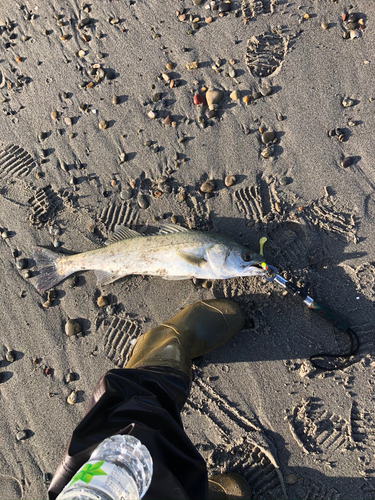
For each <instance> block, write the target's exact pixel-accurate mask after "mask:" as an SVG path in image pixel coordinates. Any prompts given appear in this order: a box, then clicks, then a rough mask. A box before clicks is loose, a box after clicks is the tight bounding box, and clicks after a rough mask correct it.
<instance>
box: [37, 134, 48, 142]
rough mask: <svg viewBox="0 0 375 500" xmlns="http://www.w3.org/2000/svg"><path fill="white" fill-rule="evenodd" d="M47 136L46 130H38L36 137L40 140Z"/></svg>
mask: <svg viewBox="0 0 375 500" xmlns="http://www.w3.org/2000/svg"><path fill="white" fill-rule="evenodd" d="M46 138H47V134H46V132H39V135H38V139H39V140H40V141H41V142H42V141H44V140H45V139H46Z"/></svg>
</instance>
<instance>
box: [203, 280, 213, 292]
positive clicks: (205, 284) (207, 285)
mask: <svg viewBox="0 0 375 500" xmlns="http://www.w3.org/2000/svg"><path fill="white" fill-rule="evenodd" d="M202 288H205V289H206V290H210V289H211V288H212V281H208V280H206V281H203V283H202Z"/></svg>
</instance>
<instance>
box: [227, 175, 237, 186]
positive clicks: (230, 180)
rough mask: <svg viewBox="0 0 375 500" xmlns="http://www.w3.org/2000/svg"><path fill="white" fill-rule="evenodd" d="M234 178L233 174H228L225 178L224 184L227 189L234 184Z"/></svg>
mask: <svg viewBox="0 0 375 500" xmlns="http://www.w3.org/2000/svg"><path fill="white" fill-rule="evenodd" d="M236 180H237V179H236V176H235V175H233V174H229V175H227V176H226V177H225V179H224V184H225V185H226V186H227V187H230V186H233V185H234V184H235V183H236Z"/></svg>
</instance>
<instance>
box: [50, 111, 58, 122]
mask: <svg viewBox="0 0 375 500" xmlns="http://www.w3.org/2000/svg"><path fill="white" fill-rule="evenodd" d="M57 116H58V115H57V111H52V113H51V118H52V120H57Z"/></svg>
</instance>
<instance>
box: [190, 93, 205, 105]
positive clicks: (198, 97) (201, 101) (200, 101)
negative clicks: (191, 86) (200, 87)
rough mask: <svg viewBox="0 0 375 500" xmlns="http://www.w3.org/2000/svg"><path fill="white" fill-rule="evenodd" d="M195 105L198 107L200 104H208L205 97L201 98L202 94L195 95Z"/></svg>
mask: <svg viewBox="0 0 375 500" xmlns="http://www.w3.org/2000/svg"><path fill="white" fill-rule="evenodd" d="M193 103H194V104H195V105H196V106H198V105H199V104H206V100H205V98H204V97H203V96H201V95H200V94H195V96H194V97H193Z"/></svg>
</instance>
